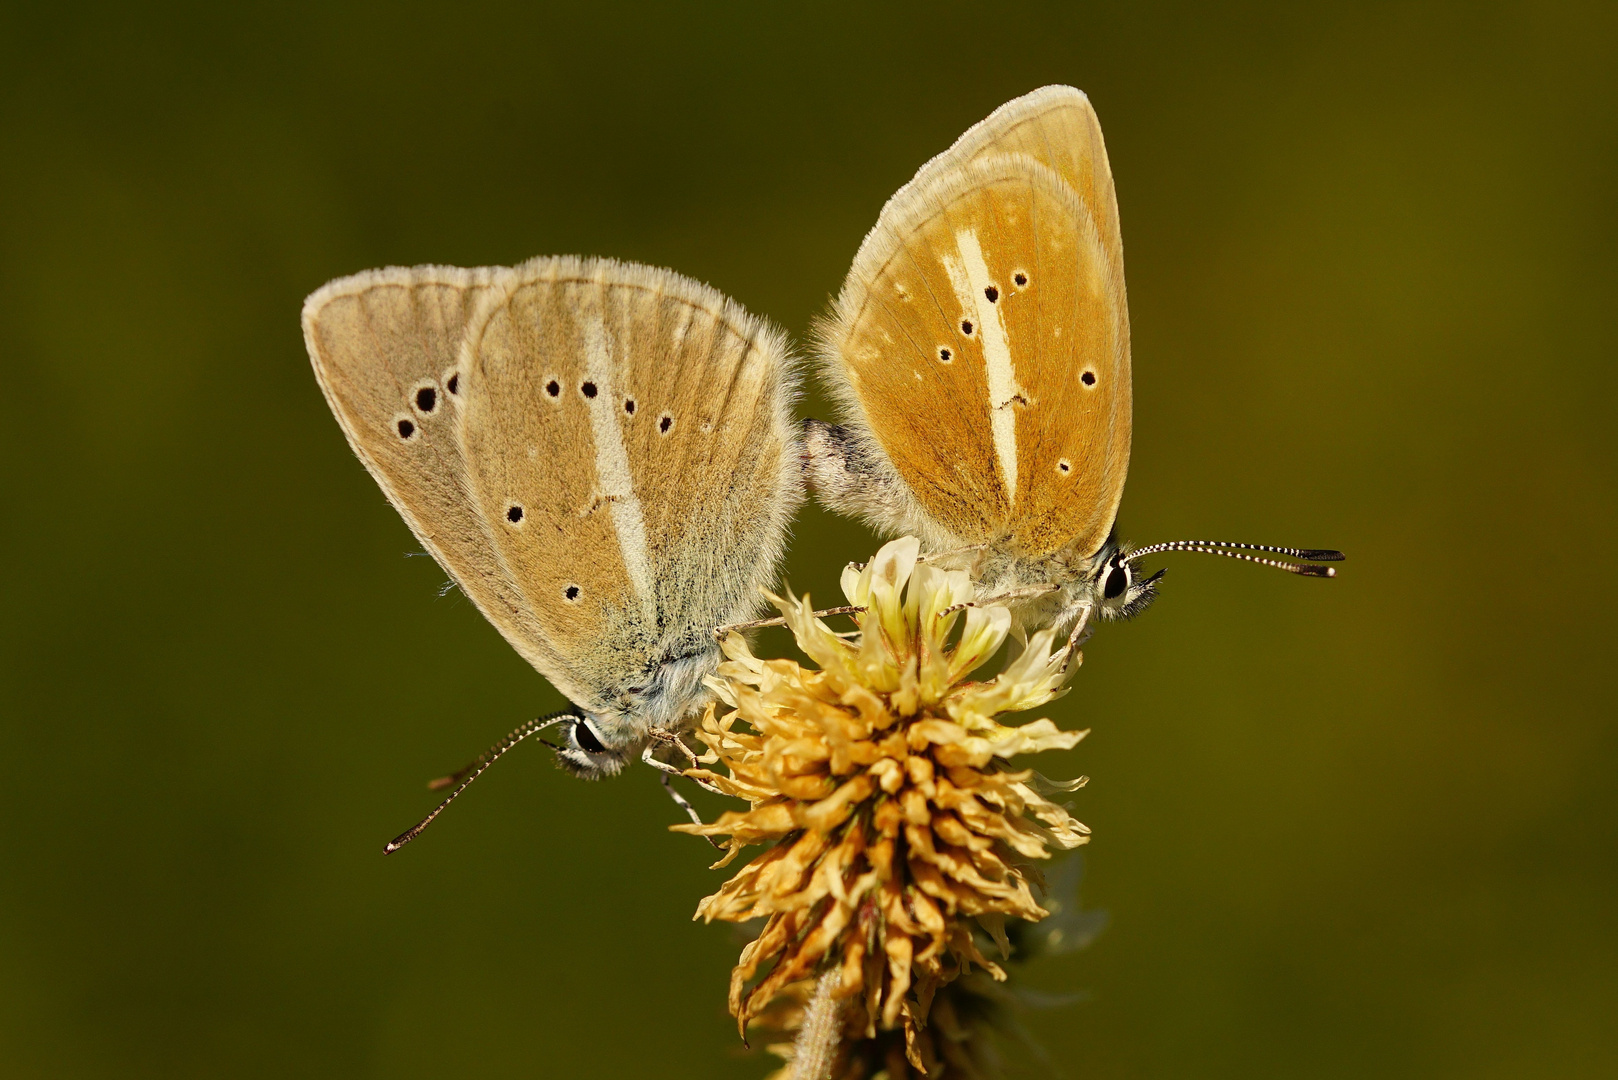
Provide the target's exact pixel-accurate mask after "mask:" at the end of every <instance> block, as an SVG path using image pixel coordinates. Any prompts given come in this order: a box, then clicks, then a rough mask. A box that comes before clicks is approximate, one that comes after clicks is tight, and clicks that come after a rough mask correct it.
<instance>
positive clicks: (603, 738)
mask: <svg viewBox="0 0 1618 1080" xmlns="http://www.w3.org/2000/svg"><path fill="white" fill-rule="evenodd" d="M605 730H606V728H605V725H603V724H602V722H601V721H600V720H599V719H597V718H594V717H590V716H575V717H573V718H572V723H570V724H568V725H567V726H565V727H564V728H563V729H562V734H561V741H560V742H558V743H553V744H552V745H553V746H555V747H556V764H557V765H558V766H560V767H561V768H562V769H563V770H565V771H566V772H567V773H569V774H570V775H572V776H575V777H578V778H579V779H580V780H603V779H605V778H607V777H609V776H617V775H618V774H619V773H620V772H621V771H623V767H624V765H625V764H626V763H627V762H628V761H629V749H630V748H629V747H627V746H614V745H610V744H609V743H608V741H607V735H606V734H605Z"/></svg>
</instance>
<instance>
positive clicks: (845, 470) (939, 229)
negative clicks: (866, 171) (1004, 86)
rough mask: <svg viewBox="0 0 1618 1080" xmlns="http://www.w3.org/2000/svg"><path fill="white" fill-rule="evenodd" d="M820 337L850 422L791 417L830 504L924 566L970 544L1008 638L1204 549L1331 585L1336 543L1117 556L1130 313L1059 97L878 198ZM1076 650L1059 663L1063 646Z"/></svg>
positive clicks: (1075, 109) (1108, 209) (1111, 207)
mask: <svg viewBox="0 0 1618 1080" xmlns="http://www.w3.org/2000/svg"><path fill="white" fill-rule="evenodd" d="M818 329H819V334H818V337H819V353H820V359H821V362H822V371H823V374H824V375H825V377H826V381H827V383H828V384H829V386H830V388H831V390H832V393H833V395H834V396H835V397H836V398H837V399H838V401H839V403H840V404H841V406H842V412H843V425H842V426H832V425H830V424H825V423H822V422H820V421H818V420H809V421H807V422H806V425H805V471H806V472H807V474H808V477H809V482H810V485H811V486H812V487H813V488H814V490H815V493H816V495H817V496H818V497H819V499H820V500H821V501H822V502H823V503H825V504H826V505H827V506H828V507H829V508H830V509H833V510H836V511H838V512H841V513H845V514H849V515H852V516H855V517H860V518H863V519H864V520H865V521H867V522H869V523H870V524H872V525H873V526H874V527H876V528H877V529H879V530H880V531H883V532H885V533H889V534H899V533H910V534H914V535H917V536H919V537H920V538H921V539H922V540H923V541H924V543H926V544H927V546H928V547H929V548H930V549H931V550H932V552H934V553H935V555H934V557H938V555H941V554H943V553H946V552H949V551H952V550H954V551H960V552H963V553H966V552H970V553H972V555H973V557H974V559H975V561H976V562H977V564H978V568H979V574H980V578H979V580H980V583H981V584H980V590H981V592H982V593H983V594H992V595H994V596H995V597H997V598H998V599H1000V600H1002V601H1006V602H1009V603H1011V604H1012V606H1013V607H1012V609H1013V613H1014V615H1015V616H1016V620H1017V627H1018V629H1019V630H1025V629H1026V628H1028V627H1031V626H1049V625H1056V626H1059V627H1061V628H1063V629H1066V628H1068V627H1071V637H1070V639H1069V641H1070V645H1069V647H1070V650H1071V648H1072V645H1073V644H1075V643H1076V642H1077V640H1078V639H1079V636H1080V634H1081V632H1082V631H1083V630H1084V629H1085V627H1086V626H1087V624H1088V622H1089V619H1090V616H1091V615H1095V616H1097V617H1099V618H1104V619H1120V618H1127V617H1129V616H1130V615H1133V614H1135V613H1137V612H1139V611H1141V610H1143V609H1144V608H1145V607H1146V606H1147V605H1148V604H1149V603H1151V601H1152V598H1153V597H1154V596H1155V592H1156V585H1157V581H1158V579H1159V578H1160V577H1161V576H1162V571H1159V572H1158V573H1157V574H1154V575H1152V576H1151V577H1146V578H1143V577H1140V576H1138V575H1137V574H1136V572H1135V569H1134V565H1133V564H1134V561H1135V560H1137V559H1140V558H1142V557H1143V556H1146V555H1150V554H1154V553H1156V552H1160V551H1168V550H1175V551H1206V552H1210V553H1213V554H1219V555H1226V556H1228V557H1231V558H1237V559H1245V560H1247V561H1251V562H1256V563H1262V564H1264V565H1269V566H1275V567H1279V568H1281V569H1284V570H1289V571H1291V572H1292V573H1295V574H1302V575H1306V576H1313V577H1330V576H1332V574H1333V571H1332V570H1331V569H1330V568H1328V567H1324V566H1315V565H1309V564H1308V563H1296V562H1286V561H1282V560H1278V559H1269V558H1263V557H1260V556H1255V555H1251V554H1247V552H1251V551H1263V552H1269V553H1272V554H1277V555H1284V556H1288V557H1290V558H1294V559H1304V560H1310V561H1311V562H1329V561H1336V560H1340V559H1341V558H1342V557H1343V556H1342V554H1341V553H1340V552H1336V551H1329V550H1322V549H1301V548H1282V547H1273V546H1268V545H1262V544H1238V543H1220V542H1204V541H1180V542H1175V543H1171V544H1157V545H1152V546H1150V547H1146V548H1140V549H1137V550H1126V549H1124V548H1122V547H1120V546H1119V544H1118V542H1117V540H1116V538H1115V534H1114V525H1115V522H1116V518H1117V514H1118V504H1119V502H1120V500H1121V499H1122V497H1123V490H1124V477H1125V475H1126V473H1127V472H1128V469H1129V443H1130V433H1131V405H1130V399H1131V386H1130V355H1129V306H1128V301H1127V299H1126V297H1125V293H1124V254H1123V240H1122V236H1121V232H1120V229H1119V222H1118V203H1117V198H1116V196H1115V193H1114V190H1113V183H1112V171H1111V169H1110V167H1109V165H1108V162H1107V150H1106V146H1105V144H1104V143H1103V142H1102V138H1101V125H1100V122H1099V121H1098V120H1097V119H1096V115H1095V111H1094V110H1093V109H1092V108H1091V107H1090V102H1089V99H1087V98H1086V97H1085V96H1084V94H1082V93H1081V92H1079V91H1078V90H1075V89H1073V88H1072V87H1069V86H1047V87H1045V88H1043V89H1041V90H1036V91H1034V92H1033V93H1031V94H1028V95H1026V96H1024V97H1020V98H1017V99H1016V100H1014V101H1011V102H1009V103H1007V104H1005V105H1003V106H1001V107H1000V108H999V109H996V110H995V111H994V113H993V114H991V115H990V116H989V117H988V119H986V120H984V121H982V122H981V123H979V124H977V125H975V126H974V127H972V128H971V129H970V130H968V131H967V132H966V134H964V135H962V136H961V137H960V139H959V140H957V141H956V143H955V145H954V146H952V147H950V148H949V149H948V150H947V151H945V152H944V153H942V154H940V155H939V156H937V157H935V158H933V159H932V160H931V161H929V162H928V163H927V164H926V165H924V166H922V168H921V171H920V172H918V173H917V174H916V176H915V178H914V179H913V180H911V181H910V183H908V184H906V185H905V186H904V187H903V188H901V189H899V192H898V193H897V194H895V195H894V196H893V198H892V199H890V200H888V203H887V205H886V206H884V207H883V208H882V213H881V215H880V216H879V217H878V218H877V223H876V226H875V228H873V229H872V230H871V232H870V234H869V235H867V236H866V238H865V241H864V243H863V244H861V245H860V249H859V253H858V254H857V255H855V257H854V265H853V268H852V269H851V270H850V271H849V274H848V278H847V280H846V281H845V282H844V284H843V289H842V292H841V293H840V294H839V295H838V297H837V300H836V302H835V304H834V306H833V310H832V314H831V317H830V318H828V319H827V320H825V321H824V322H823V323H822V324H821V326H820V327H819V328H818ZM1070 655H1071V652H1070Z"/></svg>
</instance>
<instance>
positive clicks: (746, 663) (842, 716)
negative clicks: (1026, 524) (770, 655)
mask: <svg viewBox="0 0 1618 1080" xmlns="http://www.w3.org/2000/svg"><path fill="white" fill-rule="evenodd" d="M918 552H919V545H918V543H917V542H916V541H915V540H914V539H910V538H906V539H902V540H896V541H894V542H892V543H890V544H888V545H887V546H885V547H884V548H883V549H882V550H881V551H880V552H879V553H878V554H877V556H876V558H874V559H873V560H872V561H871V562H870V563H869V564H868V565H867V566H866V567H864V568H863V569H858V568H854V567H850V568H849V570H847V571H845V572H844V575H843V591H844V592H845V593H846V594H847V596H848V599H849V603H850V604H852V605H855V606H857V607H859V608H861V609H863V610H862V611H860V612H859V614H858V616H857V618H858V623H859V632H858V633H857V634H853V635H849V636H846V637H845V636H840V635H838V634H837V633H835V632H833V631H832V630H831V629H830V628H829V627H828V626H827V625H826V624H825V623H824V622H822V621H821V620H819V619H817V618H815V617H814V614H813V609H812V607H811V606H810V604H809V601H808V598H807V597H804V598H802V599H792V598H788V599H781V598H776V597H772V600H774V601H775V603H776V604H777V606H778V607H779V608H780V609H781V612H782V614H783V616H784V617H785V620H786V622H787V625H788V626H789V627H790V628H791V629H792V632H793V634H794V636H795V637H796V638H797V641H798V645H799V647H800V648H801V649H802V650H803V652H804V653H805V654H806V655H807V656H808V657H809V658H810V659H811V660H813V661H814V663H815V664H816V665H817V667H816V668H807V667H804V666H802V665H800V664H798V663H796V662H795V661H792V660H763V659H759V658H757V657H755V656H754V655H753V654H752V652H751V651H750V649H749V648H748V646H747V643H746V642H745V641H743V640H742V639H741V638H740V637H737V636H735V635H732V636H731V637H730V638H729V639H727V640H726V641H725V643H724V651H725V655H726V657H727V660H726V662H725V663H723V664H721V665H720V667H719V670H718V674H717V677H715V678H714V679H712V680H711V682H710V685H711V686H712V687H713V689H714V691H715V693H716V694H717V695H718V697H719V699H720V701H721V702H722V703H723V705H722V706H716V707H714V708H710V710H709V711H708V713H707V715H706V716H705V717H704V718H703V720H702V722H701V725H700V726H699V728H698V730H697V733H696V734H697V738H699V739H700V740H701V741H702V742H703V743H704V744H705V745H706V746H707V748H708V752H707V753H706V754H705V755H703V757H702V759H701V760H702V763H703V764H704V765H706V766H722V767H723V771H719V770H717V769H714V768H694V769H691V770H689V771H688V775H690V776H691V777H693V778H694V779H697V780H700V781H701V782H703V783H704V784H705V785H706V786H708V787H709V788H711V789H713V790H718V791H721V792H724V793H726V794H730V795H734V796H737V797H740V798H742V799H745V800H747V802H748V803H749V809H747V810H744V811H732V812H728V813H726V814H724V815H723V816H721V817H720V818H719V820H718V821H716V822H714V823H712V824H709V825H681V826H676V829H677V830H678V831H682V832H689V833H697V834H700V835H707V836H711V837H725V838H727V839H726V841H725V847H726V849H727V851H726V855H725V857H724V858H723V859H722V860H721V861H720V863H719V864H718V865H720V866H724V865H727V864H729V863H730V862H732V861H733V860H734V859H735V858H736V857H737V856H738V855H739V854H740V852H741V851H742V849H743V848H744V847H747V846H748V845H754V844H767V845H770V846H769V847H768V848H767V850H765V851H764V852H763V853H762V854H759V855H757V856H756V857H754V858H753V859H752V860H751V861H750V862H748V863H747V864H746V865H744V866H743V867H742V868H741V869H740V870H739V871H738V872H737V873H736V875H735V876H734V877H732V878H731V879H730V881H728V882H727V883H726V884H725V885H724V886H723V887H722V888H720V890H719V891H718V892H717V893H715V894H714V895H712V896H710V897H708V898H707V899H705V900H703V901H702V903H701V905H700V906H699V907H698V909H697V917H699V918H702V919H706V920H710V921H711V920H714V919H722V920H726V921H730V922H745V921H747V920H751V919H757V918H763V919H765V920H766V921H765V923H764V929H763V931H762V932H761V933H760V934H759V936H758V937H757V939H755V940H754V941H753V942H752V943H751V944H750V945H748V946H747V947H746V948H745V949H744V950H743V951H742V955H741V958H740V960H739V961H738V963H737V965H736V967H735V969H734V971H733V972H732V974H731V987H730V1010H731V1013H732V1014H733V1015H734V1016H735V1017H736V1020H737V1023H738V1025H740V1026H741V1027H742V1028H743V1029H745V1028H746V1026H747V1024H748V1023H749V1022H750V1021H752V1020H753V1019H755V1018H756V1017H759V1016H760V1015H761V1014H762V1013H764V1011H765V1010H766V1009H768V1008H770V1007H771V1005H772V1003H775V1002H777V1001H778V999H782V1003H790V1000H791V999H792V997H793V996H794V995H796V996H799V997H801V995H802V992H803V987H804V986H805V985H808V984H806V983H805V980H810V981H811V982H813V981H815V980H828V973H833V974H831V975H830V977H829V981H828V982H827V985H830V986H831V987H833V988H834V989H833V990H832V993H833V996H834V997H835V998H836V999H837V1000H838V1001H840V1002H842V1003H843V1004H842V1005H841V1009H842V1015H843V1016H844V1023H845V1025H846V1030H847V1034H848V1037H849V1038H850V1039H858V1038H864V1039H873V1038H876V1037H877V1034H878V1033H879V1032H889V1031H897V1030H902V1032H903V1036H904V1046H905V1051H906V1057H907V1058H908V1060H909V1061H910V1063H911V1065H912V1066H914V1067H915V1068H916V1069H918V1070H922V1069H924V1068H925V1065H924V1061H923V1059H924V1057H930V1056H931V1054H930V1052H927V1053H924V1051H926V1050H927V1048H928V1047H929V1046H930V1045H931V1040H930V1039H924V1038H923V1037H922V1032H923V1031H924V1029H925V1028H926V1026H927V1024H928V1018H929V1014H930V1011H931V1010H932V1009H933V1006H934V1002H935V1000H936V999H937V996H938V994H939V991H940V990H941V989H942V988H943V987H945V986H946V985H948V984H949V983H951V982H952V981H953V980H955V979H957V978H958V977H960V976H962V975H964V974H966V973H968V972H971V971H972V970H973V969H974V968H976V969H981V970H982V971H984V972H987V973H988V974H989V975H990V976H992V977H993V978H995V979H1003V978H1004V977H1005V976H1004V972H1003V970H1002V969H1001V968H1000V966H999V965H998V964H997V963H996V962H995V961H994V960H992V959H990V958H989V957H987V956H985V955H984V951H983V948H982V947H981V946H980V944H979V943H980V942H984V943H986V942H987V941H993V942H995V943H997V944H998V946H999V948H998V951H999V952H1000V954H1001V956H1002V957H1004V955H1005V953H1006V938H1005V919H1006V918H1008V917H1011V918H1017V919H1025V920H1030V921H1034V920H1038V919H1041V918H1043V917H1044V916H1045V915H1046V914H1047V912H1046V910H1045V909H1044V908H1043V907H1041V906H1040V903H1039V900H1038V897H1037V895H1036V890H1037V888H1038V887H1039V885H1040V883H1041V878H1040V876H1039V872H1038V870H1037V869H1036V863H1037V862H1038V861H1039V860H1043V859H1046V858H1048V857H1049V856H1050V853H1051V850H1052V849H1069V848H1074V847H1077V846H1079V845H1080V844H1083V843H1084V842H1085V841H1086V840H1087V839H1088V837H1089V830H1088V829H1087V828H1086V827H1085V826H1084V825H1082V824H1080V823H1079V822H1078V821H1076V820H1074V818H1073V817H1072V816H1071V815H1070V814H1069V813H1068V812H1067V810H1066V809H1064V808H1063V807H1062V806H1060V805H1058V804H1057V803H1054V802H1052V801H1051V800H1050V799H1048V798H1047V797H1046V796H1047V795H1051V794H1055V793H1056V792H1057V791H1072V790H1074V789H1075V788H1077V787H1078V786H1080V785H1081V784H1082V783H1083V780H1082V779H1080V780H1076V781H1072V782H1070V783H1064V784H1053V783H1051V782H1049V781H1046V780H1044V778H1042V777H1040V776H1039V774H1038V773H1035V772H1033V771H1031V770H1022V771H1018V770H1013V769H1011V768H1010V766H1009V764H1008V759H1010V758H1012V757H1014V756H1016V755H1020V754H1030V753H1037V752H1040V751H1043V750H1051V749H1067V748H1070V747H1072V746H1074V745H1075V744H1076V743H1077V742H1078V741H1079V740H1080V739H1081V738H1083V736H1084V734H1085V733H1084V732H1067V731H1062V730H1060V729H1058V728H1057V727H1056V725H1054V724H1053V723H1051V721H1049V720H1035V721H1032V722H1029V723H1024V724H1017V725H1007V724H1002V723H1001V722H1000V721H999V720H997V719H996V717H997V716H1001V715H1003V714H1007V713H1015V712H1020V711H1023V710H1027V709H1032V708H1036V707H1038V706H1040V705H1042V704H1044V703H1046V702H1048V701H1050V700H1051V699H1052V698H1054V697H1056V696H1057V695H1058V694H1059V693H1060V692H1061V687H1062V684H1063V681H1064V679H1065V678H1066V675H1065V669H1066V667H1067V665H1066V664H1065V661H1066V659H1067V657H1066V655H1065V652H1064V651H1063V650H1056V651H1054V652H1053V651H1052V643H1053V640H1054V635H1053V631H1051V630H1042V631H1040V632H1038V633H1036V634H1034V635H1033V637H1032V638H1031V639H1030V640H1029V641H1028V643H1027V646H1026V647H1025V648H1024V649H1023V651H1022V652H1021V653H1020V654H1019V655H1018V656H1017V657H1016V659H1014V660H1012V661H1011V662H1010V663H1009V664H1008V665H1007V666H1006V668H1005V669H1004V670H1003V671H1002V672H1001V673H1000V674H999V675H998V676H996V677H995V678H993V679H989V680H987V681H982V682H974V681H971V680H970V679H969V678H968V676H970V675H971V673H972V672H974V671H975V670H977V669H978V668H979V667H980V666H982V665H983V664H984V663H985V662H986V661H988V660H989V659H990V658H991V657H992V656H994V655H995V653H996V652H997V651H998V650H999V648H1000V646H1001V645H1002V643H1003V642H1004V640H1005V637H1006V635H1007V632H1008V630H1009V629H1010V624H1011V617H1010V613H1009V612H1008V611H1007V610H1006V609H1005V608H1004V607H1001V606H997V605H993V604H987V605H981V606H980V605H976V604H973V603H972V601H973V584H972V581H971V578H970V577H969V575H968V574H967V573H965V572H964V571H959V570H943V569H940V568H938V567H936V566H933V565H930V564H928V563H924V562H918V558H917V557H918ZM783 995H786V997H785V998H783ZM778 1007H779V1006H778Z"/></svg>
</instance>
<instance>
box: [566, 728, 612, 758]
mask: <svg viewBox="0 0 1618 1080" xmlns="http://www.w3.org/2000/svg"><path fill="white" fill-rule="evenodd" d="M573 741H574V742H576V743H578V744H579V749H580V750H583V751H584V752H585V753H588V754H605V753H606V752H607V747H606V745H605V744H604V743H602V741H601V740H600V739H599V738H597V737H596V733H595V732H594V731H592V730H591V729H590V721H588V720H580V721H579V722H578V723H576V724H574V725H573Z"/></svg>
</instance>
